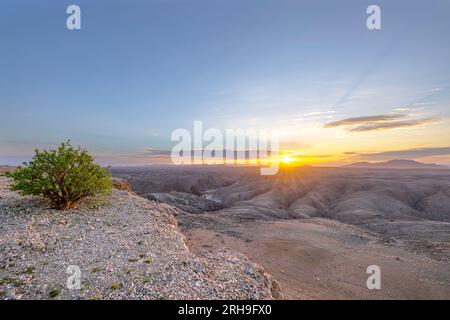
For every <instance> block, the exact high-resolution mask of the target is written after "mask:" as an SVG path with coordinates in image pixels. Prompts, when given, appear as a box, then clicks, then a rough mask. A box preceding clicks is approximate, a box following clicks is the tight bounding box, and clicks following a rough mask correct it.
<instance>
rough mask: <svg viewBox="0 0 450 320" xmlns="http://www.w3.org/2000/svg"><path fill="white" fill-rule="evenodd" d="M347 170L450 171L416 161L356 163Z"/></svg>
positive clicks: (432, 164) (348, 166)
mask: <svg viewBox="0 0 450 320" xmlns="http://www.w3.org/2000/svg"><path fill="white" fill-rule="evenodd" d="M345 167H347V168H380V169H449V168H448V167H445V166H440V165H437V164H434V163H421V162H418V161H414V160H403V159H400V160H389V161H386V162H375V163H370V162H356V163H352V164H349V165H346V166H345Z"/></svg>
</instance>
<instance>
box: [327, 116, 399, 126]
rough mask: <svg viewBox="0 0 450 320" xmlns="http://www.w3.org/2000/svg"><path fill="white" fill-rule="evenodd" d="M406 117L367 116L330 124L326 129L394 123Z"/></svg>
mask: <svg viewBox="0 0 450 320" xmlns="http://www.w3.org/2000/svg"><path fill="white" fill-rule="evenodd" d="M404 117H406V114H381V115H376V116H366V117H354V118H347V119H343V120H339V121H333V122H328V123H326V124H325V125H324V127H325V128H334V127H341V126H348V125H357V124H367V123H377V122H382V121H392V120H398V119H401V118H404Z"/></svg>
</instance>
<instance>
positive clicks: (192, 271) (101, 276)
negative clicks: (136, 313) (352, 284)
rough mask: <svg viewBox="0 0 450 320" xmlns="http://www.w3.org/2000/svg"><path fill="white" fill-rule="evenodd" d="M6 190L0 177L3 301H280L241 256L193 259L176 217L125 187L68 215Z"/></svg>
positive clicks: (226, 252) (265, 278)
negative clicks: (99, 201)
mask: <svg viewBox="0 0 450 320" xmlns="http://www.w3.org/2000/svg"><path fill="white" fill-rule="evenodd" d="M7 185H8V179H7V178H5V177H0V299H274V298H278V295H279V293H278V292H279V290H278V284H277V283H276V281H274V280H272V278H271V276H270V275H268V274H267V273H265V272H264V270H263V269H262V268H261V267H260V266H258V265H256V264H254V263H252V262H250V261H249V260H247V258H246V257H245V256H243V255H241V254H238V253H234V252H232V251H229V250H222V251H220V252H219V253H217V254H214V255H211V254H209V255H208V254H207V255H205V256H204V257H198V256H196V255H194V254H193V253H191V252H190V251H189V248H188V247H187V246H186V244H185V239H184V236H183V234H182V233H181V232H180V231H179V230H178V228H177V221H176V219H175V218H174V215H176V214H177V210H178V209H176V208H174V207H172V206H169V205H166V204H158V203H155V202H152V201H148V200H147V199H144V198H141V197H139V196H136V195H135V194H133V193H132V192H130V191H129V189H128V188H127V187H126V185H125V183H124V182H123V181H121V183H120V189H122V190H118V189H114V190H113V193H112V195H111V196H109V197H108V198H107V199H104V203H102V204H101V205H99V204H98V203H95V202H94V203H86V204H83V205H82V206H80V208H76V209H71V210H67V211H56V210H53V209H49V208H48V206H47V205H46V204H45V203H44V202H42V201H40V200H39V199H36V198H31V197H23V196H20V195H18V194H17V193H15V192H11V191H9V190H8V188H7ZM70 266H72V267H70ZM69 267H70V268H69ZM78 271H79V273H78ZM77 279H79V280H80V281H79V284H80V286H79V288H77V284H78V282H77Z"/></svg>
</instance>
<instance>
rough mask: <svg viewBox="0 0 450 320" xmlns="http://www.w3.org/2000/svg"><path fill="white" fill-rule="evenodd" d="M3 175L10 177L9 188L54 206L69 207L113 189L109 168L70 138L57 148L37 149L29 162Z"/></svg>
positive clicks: (59, 207) (57, 207) (58, 207)
mask: <svg viewBox="0 0 450 320" xmlns="http://www.w3.org/2000/svg"><path fill="white" fill-rule="evenodd" d="M6 175H7V176H8V177H10V178H12V179H13V183H12V185H11V187H10V188H11V189H12V190H14V191H19V192H20V193H21V194H23V195H38V196H43V197H45V198H47V199H48V200H50V202H51V204H52V205H53V207H54V208H56V209H68V208H72V207H73V206H74V204H75V203H76V202H77V201H79V200H81V199H83V198H85V197H89V196H95V195H99V194H109V193H110V192H111V188H112V183H111V174H110V173H109V172H108V168H106V169H104V168H101V167H100V166H99V165H97V164H95V163H94V160H93V158H92V156H91V155H89V154H88V152H87V151H86V150H84V149H81V148H80V147H78V148H73V147H72V146H71V145H70V141H68V142H66V143H61V145H60V146H59V148H58V149H57V150H50V151H46V150H44V151H39V150H38V149H36V150H35V156H34V158H33V159H32V160H31V161H30V162H28V163H24V165H23V166H20V167H18V169H17V170H15V171H14V172H8V173H6Z"/></svg>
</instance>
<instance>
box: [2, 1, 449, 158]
mask: <svg viewBox="0 0 450 320" xmlns="http://www.w3.org/2000/svg"><path fill="white" fill-rule="evenodd" d="M71 4H76V5H78V6H79V7H80V8H81V30H68V29H67V27H66V19H67V17H68V15H67V14H66V8H67V7H68V6H69V5H71ZM370 4H376V5H378V6H380V8H381V26H382V28H381V30H369V29H368V28H367V27H366V19H367V17H368V14H367V13H366V9H367V7H368V5H370ZM449 13H450V1H448V0H430V1H415V0H409V1H404V0H396V1H378V0H372V1H364V0H342V1H330V0H327V1H325V0H315V1H301V0H246V1H242V0H222V1H218V0H145V1H144V0H142V1H140V0H127V1H125V0H121V1H117V0H95V1H93V0H88V1H87V0H86V1H85V0H79V1H75V0H73V1H62V0H53V1H50V0H40V1H31V0H28V1H23V0H2V1H1V2H0V39H1V42H0V164H17V163H20V162H22V161H25V160H28V159H30V158H31V156H32V154H33V150H34V149H35V148H52V147H55V146H57V144H59V143H60V142H62V141H66V140H67V139H70V140H71V141H72V144H75V145H81V146H83V147H85V148H87V149H88V150H89V151H90V152H92V153H93V154H94V155H95V156H96V158H97V159H98V160H99V161H100V162H102V163H110V164H113V165H115V164H116V165H118V164H146V163H153V162H159V161H163V162H164V161H167V151H168V150H171V148H172V147H173V145H174V144H175V143H174V142H172V141H171V140H170V136H171V133H172V132H173V131H174V130H175V129H177V128H186V129H188V130H192V129H193V123H194V121H195V120H200V121H203V123H204V125H203V126H204V127H205V128H218V129H219V130H225V129H227V128H243V129H246V128H255V129H277V130H279V132H280V139H281V140H280V144H281V149H282V150H283V151H284V152H285V153H287V154H290V155H291V156H292V157H293V158H295V159H296V160H297V161H299V162H311V163H320V164H323V165H339V164H345V163H350V162H355V161H361V160H369V161H382V160H389V159H398V158H407V159H416V160H419V161H423V162H434V163H443V164H450V120H449V117H450V63H449V61H450V36H449V33H450V19H449V18H448V16H449Z"/></svg>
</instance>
